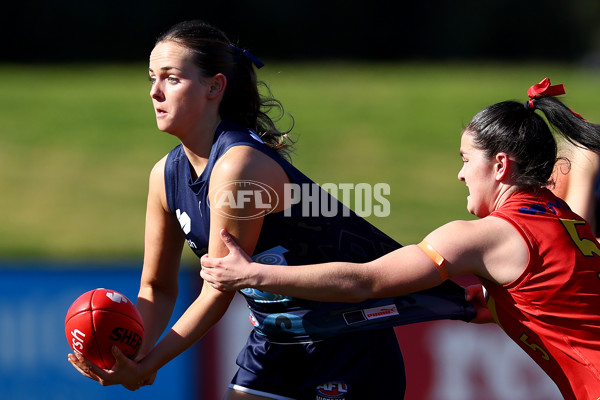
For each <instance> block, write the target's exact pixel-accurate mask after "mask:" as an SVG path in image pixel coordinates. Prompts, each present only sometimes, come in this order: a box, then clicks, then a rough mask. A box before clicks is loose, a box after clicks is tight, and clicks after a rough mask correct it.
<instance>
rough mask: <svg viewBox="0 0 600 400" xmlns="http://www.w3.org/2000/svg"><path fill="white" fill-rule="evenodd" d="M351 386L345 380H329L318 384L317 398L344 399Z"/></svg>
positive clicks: (322, 399)
mask: <svg viewBox="0 0 600 400" xmlns="http://www.w3.org/2000/svg"><path fill="white" fill-rule="evenodd" d="M349 389H350V387H349V386H348V385H347V384H346V383H344V382H327V383H323V384H322V385H319V386H317V399H316V400H329V399H336V400H344V399H345V398H346V394H347V393H348V390H349Z"/></svg>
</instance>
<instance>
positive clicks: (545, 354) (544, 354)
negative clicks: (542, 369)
mask: <svg viewBox="0 0 600 400" xmlns="http://www.w3.org/2000/svg"><path fill="white" fill-rule="evenodd" d="M519 340H520V341H521V342H523V343H525V345H526V346H527V347H529V348H530V349H531V350H533V351H539V352H540V353H541V354H542V358H543V359H544V360H546V361H550V356H549V355H548V352H547V351H546V350H544V349H543V348H542V347H541V346H540V345H539V344H535V343H529V342H528V341H527V340H529V336H527V335H526V334H525V333H524V334H522V335H521V337H520V338H519Z"/></svg>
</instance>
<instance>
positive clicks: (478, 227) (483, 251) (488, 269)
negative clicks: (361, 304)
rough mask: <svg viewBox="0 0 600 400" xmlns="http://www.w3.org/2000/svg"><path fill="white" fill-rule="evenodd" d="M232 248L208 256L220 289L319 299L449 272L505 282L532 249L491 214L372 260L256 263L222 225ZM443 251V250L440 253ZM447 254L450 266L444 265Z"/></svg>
mask: <svg viewBox="0 0 600 400" xmlns="http://www.w3.org/2000/svg"><path fill="white" fill-rule="evenodd" d="M220 236H221V239H222V240H223V241H224V242H225V244H226V245H227V248H228V249H229V255H227V256H226V257H224V258H210V257H203V258H202V260H201V263H202V266H203V269H202V272H201V276H202V278H203V279H204V280H205V281H206V282H208V283H209V284H210V285H211V286H213V287H215V288H217V289H219V290H238V289H242V288H246V287H252V288H256V289H260V290H265V291H268V292H272V293H278V294H283V295H288V296H293V297H299V298H305V299H310V300H317V301H344V302H352V301H361V300H364V299H367V298H380V297H393V296H399V295H403V294H406V293H413V292H417V291H420V290H423V289H427V288H430V287H433V286H437V285H439V284H440V283H441V282H442V281H443V280H444V279H445V278H448V277H450V278H452V277H456V276H460V275H463V274H466V273H474V274H475V275H478V276H481V277H484V278H486V279H487V280H490V281H494V282H497V283H499V284H505V283H508V282H512V281H513V280H514V279H516V278H517V277H518V276H519V275H520V274H521V273H522V272H523V270H524V269H525V266H526V265H527V262H528V259H529V250H528V248H527V246H526V244H525V242H524V241H523V238H522V237H521V236H520V234H519V233H518V232H517V230H516V229H515V228H514V227H512V225H510V224H509V223H508V222H506V221H504V220H502V219H500V218H496V217H489V218H483V219H480V220H474V221H454V222H450V223H448V224H446V225H444V226H442V227H440V228H438V229H436V230H435V231H433V232H431V233H430V234H429V235H428V236H427V237H426V238H425V240H426V241H427V242H428V243H429V244H430V245H431V246H432V248H433V251H432V252H431V254H430V255H429V256H428V255H427V254H426V252H425V251H423V250H421V248H420V247H419V246H417V245H411V246H406V247H402V248H400V249H397V250H395V251H393V252H391V253H388V254H386V255H384V256H382V257H380V258H378V259H376V260H373V261H370V262H367V263H363V264H360V263H350V262H332V263H325V264H315V265H305V266H287V265H264V264H258V263H253V262H252V261H251V260H250V258H249V257H248V256H247V255H246V254H245V253H244V252H243V251H241V249H240V248H239V247H238V246H237V244H236V243H235V242H234V240H233V239H232V237H231V236H230V235H229V234H228V233H227V232H225V231H224V230H222V231H221V232H220ZM438 252H439V253H438ZM436 255H437V257H442V256H443V257H445V261H444V266H445V267H446V272H447V273H443V271H442V272H440V270H438V266H437V265H436V264H438V263H439V262H440V260H439V259H437V260H436V262H434V261H433V260H434V259H436V257H435V256H436Z"/></svg>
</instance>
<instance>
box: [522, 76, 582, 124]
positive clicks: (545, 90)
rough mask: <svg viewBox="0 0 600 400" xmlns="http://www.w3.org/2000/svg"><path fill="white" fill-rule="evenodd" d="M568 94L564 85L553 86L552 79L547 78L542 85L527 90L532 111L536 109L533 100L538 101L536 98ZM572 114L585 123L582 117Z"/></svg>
mask: <svg viewBox="0 0 600 400" xmlns="http://www.w3.org/2000/svg"><path fill="white" fill-rule="evenodd" d="M566 93H567V92H566V91H565V85H563V84H562V83H561V84H559V85H551V84H550V78H548V77H546V78H544V79H542V81H541V82H540V83H538V84H536V85H533V86H531V87H530V88H529V89H528V90H527V96H529V102H528V104H529V108H531V109H532V110H533V109H535V106H534V104H533V99H536V98H538V97H542V96H550V97H553V96H560V95H561V94H566ZM571 112H572V113H573V114H575V115H577V116H578V117H579V118H581V119H583V120H584V121H585V119H584V118H583V117H582V116H581V115H579V114H578V113H576V112H575V111H573V110H571Z"/></svg>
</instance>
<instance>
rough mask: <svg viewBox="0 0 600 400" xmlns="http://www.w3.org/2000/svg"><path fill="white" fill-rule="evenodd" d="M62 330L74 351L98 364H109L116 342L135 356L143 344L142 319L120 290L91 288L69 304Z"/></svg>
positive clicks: (120, 348) (123, 350)
mask: <svg viewBox="0 0 600 400" xmlns="http://www.w3.org/2000/svg"><path fill="white" fill-rule="evenodd" d="M65 334H66V336H67V341H68V342H69V346H71V348H72V349H73V351H75V352H77V353H81V354H83V356H84V357H85V358H87V359H88V360H90V361H91V362H93V363H94V364H96V365H97V366H99V367H101V368H105V369H108V368H112V367H113V365H114V363H115V358H114V357H113V355H112V352H111V349H112V347H113V346H115V345H116V346H117V347H118V348H119V350H121V351H122V352H123V354H125V355H126V356H127V357H129V358H134V357H135V356H136V355H137V353H138V351H139V350H140V347H141V345H142V339H143V337H144V323H143V321H142V316H141V315H140V312H139V311H138V309H137V308H136V306H135V304H133V303H132V302H131V300H129V299H128V298H127V297H125V296H124V295H122V294H121V293H119V292H115V291H114V290H108V289H94V290H90V291H89V292H86V293H84V294H82V295H81V296H79V297H78V298H77V300H75V301H74V302H73V304H71V307H69V310H68V311H67V316H66V318H65Z"/></svg>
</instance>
